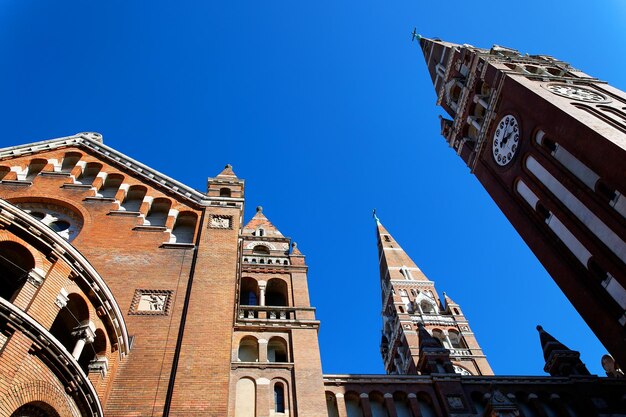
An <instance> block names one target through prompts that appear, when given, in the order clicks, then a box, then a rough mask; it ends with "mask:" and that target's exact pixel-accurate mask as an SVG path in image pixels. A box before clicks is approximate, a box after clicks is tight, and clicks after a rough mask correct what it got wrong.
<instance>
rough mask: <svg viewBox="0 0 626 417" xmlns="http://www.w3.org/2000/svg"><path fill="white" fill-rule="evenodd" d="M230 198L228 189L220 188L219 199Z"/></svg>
mask: <svg viewBox="0 0 626 417" xmlns="http://www.w3.org/2000/svg"><path fill="white" fill-rule="evenodd" d="M230 196H231V191H230V188H226V187H224V188H220V197H230Z"/></svg>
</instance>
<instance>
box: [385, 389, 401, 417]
mask: <svg viewBox="0 0 626 417" xmlns="http://www.w3.org/2000/svg"><path fill="white" fill-rule="evenodd" d="M385 407H386V408H387V414H388V415H389V417H398V413H397V412H396V403H394V402H393V395H391V394H389V393H388V392H387V393H385Z"/></svg>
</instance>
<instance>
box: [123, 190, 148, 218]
mask: <svg viewBox="0 0 626 417" xmlns="http://www.w3.org/2000/svg"><path fill="white" fill-rule="evenodd" d="M147 191H148V190H147V188H146V187H143V186H141V185H131V186H130V188H129V189H128V192H127V193H126V198H124V201H123V202H122V205H121V206H120V210H126V211H134V212H138V211H139V210H140V209H141V203H143V199H144V197H145V196H146V192H147Z"/></svg>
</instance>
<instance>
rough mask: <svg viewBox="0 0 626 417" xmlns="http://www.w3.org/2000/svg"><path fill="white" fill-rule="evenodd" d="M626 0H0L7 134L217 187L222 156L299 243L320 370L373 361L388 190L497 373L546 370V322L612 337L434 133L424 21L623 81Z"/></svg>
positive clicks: (448, 34)
mask: <svg viewBox="0 0 626 417" xmlns="http://www.w3.org/2000/svg"><path fill="white" fill-rule="evenodd" d="M624 21H626V3H624V2H623V1H619V0H607V1H602V2H582V1H578V0H572V1H568V2H566V3H565V2H563V3H560V2H545V1H538V0H531V1H525V2H519V1H498V2H479V3H476V2H471V3H470V2H462V1H448V2H445V3H424V2H421V3H420V2H416V1H403V0H396V1H385V2H383V1H374V0H361V1H358V2H357V1H339V0H332V1H331V0H316V1H309V2H302V1H293V0H290V1H283V0H276V1H268V2H258V1H255V2H253V1H240V2H206V1H183V2H176V4H174V3H173V2H165V1H156V0H155V1H151V2H138V1H106V2H104V1H102V2H85V1H82V0H81V1H54V2H52V1H50V2H44V1H31V0H19V1H18V0H15V1H9V0H2V1H0V54H1V55H0V56H2V65H1V66H0V91H2V94H1V95H0V126H2V130H1V133H0V146H2V147H4V146H10V145H16V144H20V143H27V142H32V141H37V140H43V139H48V138H53V137H59V136H65V135H70V134H74V133H77V132H81V131H97V132H100V133H102V134H103V135H104V138H105V143H106V144H108V145H109V146H112V147H114V148H116V149H118V150H120V151H121V152H124V153H126V154H127V155H129V156H131V157H133V158H135V159H137V160H139V161H141V162H143V163H145V164H147V165H149V166H151V167H153V168H155V169H157V170H159V171H162V172H163V173H165V174H167V175H169V176H171V177H173V178H175V179H177V180H179V181H182V182H184V183H186V184H188V185H190V186H192V187H194V188H197V189H199V190H201V191H205V187H206V177H207V176H213V175H216V174H217V173H218V172H219V171H220V170H221V168H223V166H224V165H225V164H226V163H231V164H232V165H233V166H234V169H235V172H236V173H237V174H238V175H239V177H241V178H245V179H246V186H247V188H246V197H247V205H246V218H247V219H249V218H250V217H251V216H252V215H253V213H254V208H255V206H257V205H263V206H264V208H265V210H264V212H265V214H266V215H267V216H268V217H269V218H270V220H272V222H273V223H274V224H276V225H277V227H278V228H279V229H280V230H281V231H282V232H283V233H284V234H285V235H288V236H291V237H292V238H294V240H296V241H297V242H298V247H299V248H300V249H301V250H302V252H303V253H304V254H306V255H307V261H308V264H309V266H310V273H309V285H310V291H311V299H312V303H313V304H314V305H315V306H316V307H317V308H318V317H319V319H320V320H321V322H322V325H321V330H320V344H321V353H322V362H323V368H324V372H326V373H381V372H383V367H382V361H381V358H380V353H379V346H378V344H379V340H380V327H381V319H380V308H381V305H380V289H379V288H380V287H379V277H378V266H377V254H376V241H375V227H374V223H373V221H372V219H371V210H372V208H374V207H376V208H377V209H378V214H379V217H380V218H381V220H382V222H383V224H384V225H385V226H386V227H387V229H388V230H389V231H390V232H391V233H392V234H393V235H394V237H395V238H396V239H397V240H398V241H399V242H400V244H401V245H402V246H403V247H404V249H405V250H406V251H407V252H409V254H410V255H411V256H412V257H413V259H414V260H415V262H416V263H417V264H418V265H419V266H420V267H421V268H422V270H423V271H424V272H425V273H426V275H427V276H428V277H429V278H430V279H431V280H433V281H435V283H436V286H437V289H438V291H439V292H440V293H441V292H442V291H446V292H447V293H448V295H450V296H451V297H452V298H453V299H454V300H455V301H456V302H458V303H459V304H460V305H461V307H462V308H463V310H464V312H465V314H466V315H467V316H468V317H469V320H470V325H471V326H472V328H473V330H474V332H475V333H476V335H477V338H478V341H479V343H480V344H481V345H482V347H483V349H484V351H485V353H486V354H487V357H488V359H489V361H490V363H491V365H492V367H493V368H494V370H495V372H496V373H498V374H503V375H507V374H536V375H540V374H543V370H542V369H543V357H542V354H541V350H540V347H539V341H538V336H537V332H536V330H535V325H536V324H538V323H541V324H542V325H543V326H544V327H545V328H546V330H548V331H549V332H551V333H552V334H553V335H554V336H556V337H557V338H559V339H560V340H561V341H562V342H564V343H565V344H566V345H568V346H569V347H571V348H572V349H577V350H580V351H581V353H582V358H583V360H584V361H585V362H586V364H587V366H588V367H589V369H590V370H591V371H592V372H594V373H599V374H602V370H601V367H600V364H599V362H600V357H601V355H602V354H604V353H605V350H604V349H603V347H602V346H601V345H600V343H599V342H598V341H597V339H596V338H595V337H594V336H593V334H592V333H591V332H590V330H589V329H588V327H587V326H586V325H585V324H584V322H583V321H582V319H581V318H580V317H579V316H578V314H577V313H576V312H575V311H574V310H573V308H572V307H571V306H570V305H569V303H568V302H567V300H565V298H564V296H563V295H562V294H561V293H560V291H559V290H558V289H557V288H556V285H555V284H554V283H553V282H552V280H551V278H550V277H549V276H548V275H547V273H546V272H545V270H544V269H543V267H542V266H541V265H540V264H539V263H538V261H537V260H536V259H535V257H534V256H533V255H532V254H531V252H530V250H529V249H528V248H527V247H526V245H525V244H524V243H523V242H522V241H521V239H520V238H519V236H518V235H517V233H516V232H515V230H514V229H513V228H512V227H511V226H510V225H509V223H508V222H507V221H506V219H505V218H504V216H503V215H502V214H501V213H500V212H499V210H498V209H497V208H496V206H495V204H494V203H493V202H492V201H491V199H490V198H489V196H488V195H487V194H486V192H485V191H484V190H483V189H482V187H481V186H480V185H479V184H478V182H477V181H476V180H475V179H474V178H473V177H472V176H471V175H470V174H469V172H468V170H467V168H466V167H465V166H464V165H463V163H462V162H461V160H460V159H459V158H458V157H456V155H455V154H454V152H453V151H452V150H451V149H449V148H448V147H447V145H446V143H445V142H444V140H443V139H442V138H441V137H440V136H439V124H438V120H437V115H438V114H439V113H440V111H439V109H438V108H436V106H435V94H434V91H433V88H432V85H431V84H430V80H429V77H428V74H427V72H426V66H425V63H424V60H423V57H422V55H421V51H420V50H419V48H418V46H417V44H416V43H411V41H410V33H411V31H412V30H413V28H414V27H417V30H418V32H420V33H421V34H422V35H424V36H428V37H440V38H442V39H444V40H448V41H452V42H458V43H469V44H472V45H475V46H480V47H490V46H491V45H492V44H494V43H496V44H500V45H505V46H509V47H512V48H516V49H518V50H520V51H522V52H524V53H525V52H528V53H531V54H539V53H540V54H549V55H553V56H555V57H557V58H559V59H562V60H565V61H568V62H570V63H571V64H572V65H573V66H575V67H577V68H580V69H581V70H583V71H585V72H587V73H589V74H592V75H594V76H596V77H598V78H600V79H604V80H607V81H609V82H610V83H611V84H612V85H614V86H616V87H618V88H620V89H622V90H624V89H626V74H625V73H624V71H623V66H624V64H625V63H626V62H625V58H624V56H625V54H624V53H625V52H626V51H625V47H624V45H626V31H625V30H624Z"/></svg>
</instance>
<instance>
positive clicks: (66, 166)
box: [61, 152, 83, 174]
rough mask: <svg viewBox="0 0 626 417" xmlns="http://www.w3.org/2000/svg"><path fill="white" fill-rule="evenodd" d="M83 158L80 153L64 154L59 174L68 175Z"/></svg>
mask: <svg viewBox="0 0 626 417" xmlns="http://www.w3.org/2000/svg"><path fill="white" fill-rule="evenodd" d="M82 157H83V154H82V153H80V152H66V153H65V155H64V156H63V161H62V162H61V172H66V173H68V174H69V173H70V172H72V170H73V169H74V167H75V166H76V164H77V163H78V161H80V159H81V158H82Z"/></svg>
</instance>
